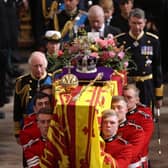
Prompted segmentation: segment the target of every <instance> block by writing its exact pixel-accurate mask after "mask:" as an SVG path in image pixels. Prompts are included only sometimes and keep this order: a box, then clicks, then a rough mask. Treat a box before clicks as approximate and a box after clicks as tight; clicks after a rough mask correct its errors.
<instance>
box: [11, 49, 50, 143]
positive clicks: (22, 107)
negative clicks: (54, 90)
mask: <svg viewBox="0 0 168 168" xmlns="http://www.w3.org/2000/svg"><path fill="white" fill-rule="evenodd" d="M28 64H29V67H30V73H28V74H25V75H23V76H20V77H18V78H17V79H16V87H15V95H14V115H13V116H14V118H13V119H14V129H15V133H14V134H15V137H16V138H17V140H18V137H19V132H20V129H21V128H22V126H23V124H24V123H23V119H24V117H25V116H26V115H27V114H28V113H29V112H30V111H33V110H31V108H32V107H31V106H32V105H33V103H32V99H33V97H34V95H35V94H36V92H38V91H40V87H41V85H43V84H51V83H52V74H49V73H47V71H46V68H47V65H48V62H47V59H46V57H45V55H44V53H42V52H39V51H35V52H33V53H32V54H31V55H30V58H29V60H28Z"/></svg>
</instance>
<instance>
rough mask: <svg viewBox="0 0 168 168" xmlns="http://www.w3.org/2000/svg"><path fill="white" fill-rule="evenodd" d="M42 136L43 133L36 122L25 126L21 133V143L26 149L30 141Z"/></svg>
mask: <svg viewBox="0 0 168 168" xmlns="http://www.w3.org/2000/svg"><path fill="white" fill-rule="evenodd" d="M40 136H41V133H40V130H39V128H38V127H37V123H36V122H35V121H32V122H30V123H29V124H27V125H25V126H24V127H23V129H22V130H21V131H20V134H19V138H20V143H21V145H22V146H23V148H24V146H26V145H28V144H29V141H31V140H34V139H36V138H39V137H40Z"/></svg>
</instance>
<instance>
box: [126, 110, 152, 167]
mask: <svg viewBox="0 0 168 168" xmlns="http://www.w3.org/2000/svg"><path fill="white" fill-rule="evenodd" d="M145 109H147V110H148V108H145V107H144V109H143V108H142V107H140V108H139V107H137V108H135V109H134V110H132V111H130V112H128V113H127V120H128V121H130V122H133V123H135V124H138V125H140V126H142V128H143V129H144V132H145V140H144V145H143V149H142V152H141V156H142V162H143V163H144V168H147V167H148V166H147V165H148V164H147V163H148V151H149V143H150V140H151V137H152V134H153V131H154V123H153V118H152V117H151V115H150V114H149V113H148V111H149V110H148V111H147V112H145Z"/></svg>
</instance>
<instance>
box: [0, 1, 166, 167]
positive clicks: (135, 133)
mask: <svg viewBox="0 0 168 168" xmlns="http://www.w3.org/2000/svg"><path fill="white" fill-rule="evenodd" d="M161 2H162V4H160V8H161V7H163V5H164V4H166V2H164V1H161ZM17 3H21V4H23V5H24V6H25V9H26V10H30V11H31V18H32V29H33V35H34V39H35V47H34V51H33V52H32V53H31V55H30V57H29V59H28V65H29V68H30V72H29V73H28V74H25V75H22V76H20V71H19V68H18V67H16V66H15V67H14V66H13V64H12V63H11V60H12V59H11V57H12V51H13V50H15V49H16V48H17V47H16V46H17V30H15V29H14V28H16V27H17V25H16V24H17V19H16V18H13V17H15V16H16V11H15V10H16V8H17V5H18V4H17ZM17 3H16V2H15V1H13V0H7V1H5V0H4V1H0V13H2V14H3V15H1V14H0V23H2V24H1V25H3V26H1V28H0V29H1V31H0V32H1V33H0V34H1V35H0V65H1V64H2V66H0V77H1V81H0V84H1V89H0V107H2V106H3V105H4V104H5V103H8V101H9V100H8V94H7V91H6V90H8V88H9V87H10V85H11V84H10V81H11V80H10V78H11V77H13V76H14V77H16V76H19V77H17V79H16V86H15V94H14V112H13V116H14V117H13V118H14V128H15V132H14V134H15V137H16V141H17V143H18V144H19V145H21V146H22V148H23V167H25V168H26V167H29V168H30V167H31V168H33V167H34V168H36V167H40V158H41V157H44V154H43V151H44V149H46V146H47V143H48V141H47V131H48V128H49V125H50V121H51V120H52V119H53V118H52V113H53V109H54V106H55V103H54V102H53V99H52V98H53V97H52V96H53V90H52V84H53V82H54V80H55V79H56V78H59V73H60V72H61V68H63V67H62V66H61V65H60V63H59V60H58V59H57V57H58V56H59V53H60V52H61V49H62V44H63V43H64V42H67V41H70V40H72V39H73V38H75V37H76V36H77V35H78V29H79V28H80V27H84V29H85V31H86V32H98V33H99V37H100V38H106V37H107V35H108V34H113V36H114V37H115V39H116V41H117V45H118V46H119V47H120V46H124V48H125V50H126V51H129V52H130V53H131V56H132V59H133V60H134V62H135V63H136V66H137V69H136V70H129V71H128V84H127V85H126V86H124V87H123V90H122V95H120V96H114V97H112V102H111V109H107V110H105V111H103V112H102V123H101V127H100V137H101V138H102V139H103V141H104V143H105V149H104V150H105V151H104V152H107V153H109V154H110V155H111V156H112V157H113V158H114V160H115V162H114V163H113V164H115V166H116V167H117V168H142V167H143V168H149V167H150V164H149V158H148V153H149V143H150V140H151V137H152V133H153V131H154V123H153V114H152V105H153V106H154V105H155V107H156V108H160V107H161V106H162V100H163V75H162V65H163V68H164V69H163V71H164V72H167V69H166V68H167V67H166V66H165V62H164V64H163V60H164V59H165V58H164V57H163V54H162V52H161V50H163V53H164V54H165V53H167V50H166V49H165V48H166V47H165V41H164V38H163V35H162V33H161V30H162V29H163V27H164V26H163V23H162V24H161V25H160V24H159V23H158V22H159V21H160V19H158V18H156V13H155V11H148V8H145V7H146V6H147V4H146V3H141V2H139V1H138V0H99V1H96V0H95V1H85V0H63V1H54V0H42V1H35V0H24V1H23V2H22V1H19V2H17ZM151 4H153V1H152V2H151ZM8 8H10V9H8ZM160 8H159V9H160ZM165 8H166V7H165ZM165 8H164V9H165ZM12 11H13V13H12ZM165 11H166V10H165ZM160 12H161V11H160ZM145 13H146V15H145ZM5 16H8V18H6V17H5ZM11 16H12V17H11ZM11 19H12V22H11V21H10V20H11ZM11 24H15V25H11ZM159 25H160V27H159ZM7 32H10V33H7ZM159 37H160V39H161V40H160V39H159ZM165 55H166V54H165ZM129 66H131V65H129ZM130 69H131V68H130ZM14 70H15V71H14ZM11 72H16V73H15V74H11ZM6 79H7V80H6ZM6 81H7V84H6ZM6 85H7V86H6ZM4 88H6V89H4ZM57 164H58V165H59V163H57ZM69 164H70V163H69ZM58 165H50V167H53V168H54V167H57V166H58ZM111 166H112V167H114V165H111Z"/></svg>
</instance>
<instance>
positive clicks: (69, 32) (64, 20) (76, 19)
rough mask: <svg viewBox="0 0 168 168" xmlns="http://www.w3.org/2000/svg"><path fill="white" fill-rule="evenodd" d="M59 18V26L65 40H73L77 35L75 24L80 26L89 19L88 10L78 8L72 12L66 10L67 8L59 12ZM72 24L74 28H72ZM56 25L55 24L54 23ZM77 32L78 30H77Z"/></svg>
mask: <svg viewBox="0 0 168 168" xmlns="http://www.w3.org/2000/svg"><path fill="white" fill-rule="evenodd" d="M57 19H58V27H59V31H60V32H62V38H63V41H69V40H71V39H72V38H73V37H74V35H75V26H74V25H76V26H77V27H76V28H78V27H79V26H81V25H84V24H85V22H86V21H87V12H85V11H81V10H78V9H77V10H76V11H75V12H73V13H72V14H69V13H67V12H66V10H62V11H61V12H60V13H58V14H57ZM55 20H56V17H54V20H53V22H54V24H55ZM71 24H72V28H70V27H71V26H69V25H71ZM53 27H54V25H53ZM76 33H77V32H76Z"/></svg>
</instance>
